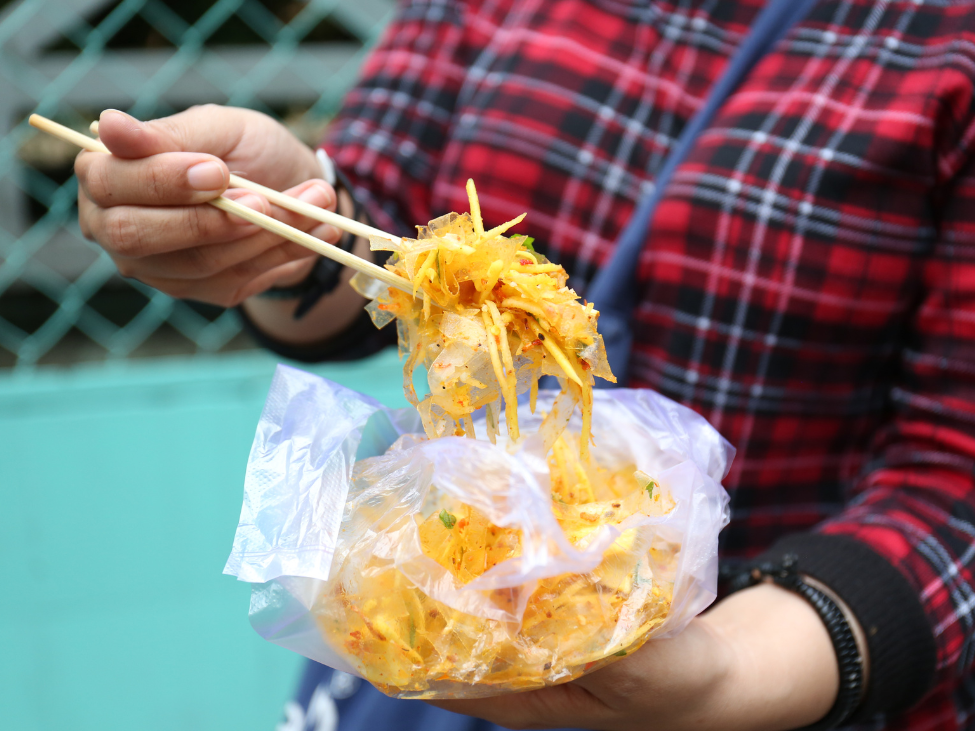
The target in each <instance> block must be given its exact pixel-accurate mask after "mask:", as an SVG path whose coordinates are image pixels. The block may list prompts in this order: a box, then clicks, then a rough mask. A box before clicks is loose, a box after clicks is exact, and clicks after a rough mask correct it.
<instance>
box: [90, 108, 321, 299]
mask: <svg viewBox="0 0 975 731" xmlns="http://www.w3.org/2000/svg"><path fill="white" fill-rule="evenodd" d="M98 132H99V137H100V138H101V140H102V142H103V143H104V144H105V145H106V146H107V147H108V149H109V150H111V151H112V153H113V154H112V155H106V154H104V153H98V152H82V153H81V154H80V155H78V158H77V160H76V161H75V172H76V173H77V175H78V182H79V191H78V212H79V221H80V224H81V231H82V233H83V234H84V235H85V236H86V237H88V238H91V239H93V240H95V241H97V242H98V243H99V244H100V245H101V246H102V247H103V248H104V249H105V250H106V251H107V252H108V253H109V255H110V256H111V257H112V259H113V260H114V261H115V264H116V266H117V267H118V269H119V272H120V273H121V274H122V275H123V276H125V277H133V278H135V279H138V280H140V281H142V282H144V283H145V284H148V285H150V286H152V287H155V288H156V289H159V290H162V291H163V292H166V293H167V294H170V295H172V296H174V297H179V298H184V299H194V300H199V301H202V302H209V303H212V304H217V305H221V306H224V307H231V306H235V305H237V304H239V303H241V302H242V301H243V300H245V299H246V298H247V297H249V296H251V295H253V294H257V293H259V292H262V291H264V290H265V289H267V288H268V287H271V286H274V285H286V284H292V283H296V282H299V281H301V280H302V279H303V278H304V277H305V276H306V275H307V273H308V271H309V270H310V268H311V265H312V262H313V261H314V255H313V254H311V252H309V251H308V250H307V249H304V248H302V247H300V246H298V245H297V244H293V243H290V242H286V241H284V240H282V239H281V238H279V237H277V236H275V235H273V234H270V233H268V232H266V231H264V230H262V229H260V228H258V227H257V226H254V225H253V224H249V223H247V222H245V221H243V220H242V219H239V218H237V217H235V216H230V215H228V214H226V213H224V212H223V211H220V210H218V209H216V208H214V207H212V206H207V205H199V204H201V203H204V202H206V201H208V200H212V199H213V198H216V197H217V196H219V195H221V194H225V195H226V196H227V197H228V198H233V199H235V200H237V201H238V202H239V203H242V204H243V205H246V206H248V207H250V208H253V209H255V210H258V211H261V212H262V213H267V214H269V215H271V216H273V217H274V218H277V219H278V220H281V221H284V222H285V223H288V224H290V225H292V226H296V227H297V228H300V229H302V230H305V231H310V232H311V233H312V235H314V236H317V237H318V238H320V239H324V240H325V241H328V242H330V243H334V242H336V241H337V240H338V238H339V232H338V231H337V230H336V229H335V228H334V227H332V226H329V225H326V224H320V223H318V222H316V221H312V220H311V219H307V218H304V217H302V216H298V215H296V214H293V213H290V212H288V211H284V210H282V209H280V208H277V207H275V206H272V205H271V204H270V203H269V202H268V201H267V200H266V199H265V198H264V197H263V196H260V195H257V194H254V193H251V192H249V191H245V190H240V189H231V190H227V185H228V182H229V176H230V172H231V171H233V172H234V173H238V174H240V175H241V176H243V177H245V178H248V179H250V180H253V181H254V182H258V183H261V184H263V185H266V186H268V187H271V188H274V189H275V190H283V191H285V192H287V193H289V194H291V195H297V196H298V197H300V198H301V199H302V200H304V201H306V202H307V203H311V204H312V205H315V206H319V207H323V208H329V209H332V210H334V208H335V200H336V197H335V191H334V190H333V189H332V187H331V186H330V185H328V184H327V183H325V182H324V181H323V180H317V179H316V178H318V177H319V176H320V175H321V173H320V170H319V165H318V161H317V159H316V157H315V154H314V152H313V151H312V150H311V149H310V148H308V147H307V146H306V145H304V144H302V143H301V142H300V141H299V140H298V139H296V138H295V137H294V136H293V135H292V134H291V133H290V132H288V131H287V130H286V129H285V128H284V127H283V126H282V125H280V124H279V123H277V122H275V121H274V120H272V119H271V118H270V117H267V116H265V115H263V114H260V113H258V112H253V111H249V110H245V109H235V108H231V107H220V106H214V105H207V106H203V107H194V108H192V109H189V110H187V111H185V112H182V113H181V114H176V115H174V116H172V117H166V118H163V119H157V120H155V121H152V122H139V121H137V120H136V119H134V118H133V117H130V116H129V115H127V114H124V113H122V112H117V111H107V112H104V113H102V115H101V119H100V121H99V130H98Z"/></svg>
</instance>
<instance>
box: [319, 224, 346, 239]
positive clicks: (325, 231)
mask: <svg viewBox="0 0 975 731" xmlns="http://www.w3.org/2000/svg"><path fill="white" fill-rule="evenodd" d="M315 235H316V236H317V237H318V238H320V239H321V240H322V241H327V242H328V243H330V244H334V243H335V242H336V241H338V240H339V238H340V237H341V236H342V232H341V231H339V230H338V229H337V228H335V226H333V225H332V224H330V223H326V224H325V225H323V226H319V227H318V228H316V229H315Z"/></svg>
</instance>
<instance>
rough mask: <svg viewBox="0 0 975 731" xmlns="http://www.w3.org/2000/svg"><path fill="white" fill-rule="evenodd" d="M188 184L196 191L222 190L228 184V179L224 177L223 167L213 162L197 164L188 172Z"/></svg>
mask: <svg viewBox="0 0 975 731" xmlns="http://www.w3.org/2000/svg"><path fill="white" fill-rule="evenodd" d="M186 182H188V183H189V184H190V187H191V188H193V189H194V190H199V191H211V190H220V189H221V188H223V186H224V183H225V182H226V178H224V175H223V166H222V165H220V164H219V163H216V162H213V161H212V160H211V161H209V162H201V163H197V164H196V165H194V166H193V167H191V168H190V169H189V170H187V171H186Z"/></svg>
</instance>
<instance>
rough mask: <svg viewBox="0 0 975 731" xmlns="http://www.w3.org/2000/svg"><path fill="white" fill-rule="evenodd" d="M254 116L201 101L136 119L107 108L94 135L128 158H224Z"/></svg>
mask: <svg viewBox="0 0 975 731" xmlns="http://www.w3.org/2000/svg"><path fill="white" fill-rule="evenodd" d="M256 116H257V115H256V114H255V113H253V112H250V110H243V109H233V108H228V107H220V106H217V105H213V104H205V105H203V106H200V107H190V108H189V109H187V110H186V111H183V112H179V113H178V114H174V115H172V116H171V117H162V118H160V119H154V120H151V121H149V122H140V121H139V120H138V119H136V118H135V117H133V116H131V115H128V114H126V113H125V112H120V111H118V110H117V109H107V110H105V111H104V112H102V114H101V117H100V118H99V120H98V136H99V137H100V138H101V140H102V142H103V143H104V144H105V146H106V147H107V148H108V149H109V150H111V151H112V153H113V154H114V155H116V156H118V157H124V158H129V159H138V158H143V157H149V156H150V155H158V154H160V153H163V152H205V153H207V154H210V155H215V156H216V157H219V158H221V159H226V157H227V155H229V154H231V153H232V152H233V150H234V148H235V145H237V144H238V142H239V140H240V139H241V137H242V136H243V135H244V132H245V130H246V129H247V128H248V125H250V126H253V124H254V118H255V117H256Z"/></svg>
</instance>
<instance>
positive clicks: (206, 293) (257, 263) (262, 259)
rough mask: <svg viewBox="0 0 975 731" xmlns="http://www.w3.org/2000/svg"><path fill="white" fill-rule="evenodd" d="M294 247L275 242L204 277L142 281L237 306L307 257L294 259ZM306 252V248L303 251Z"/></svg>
mask: <svg viewBox="0 0 975 731" xmlns="http://www.w3.org/2000/svg"><path fill="white" fill-rule="evenodd" d="M294 253H295V252H294V251H293V250H289V249H288V247H286V246H284V245H282V246H275V247H272V248H271V249H268V250H267V251H265V252H264V253H262V254H260V255H258V256H256V257H254V258H253V259H250V260H248V261H245V262H241V263H240V264H237V265H235V266H233V267H230V268H228V269H225V270H223V271H221V272H218V273H217V274H214V275H213V276H210V277H206V278H204V279H168V278H164V277H159V278H157V277H153V276H147V277H145V278H142V277H140V278H139V279H140V281H142V282H144V283H145V284H148V285H149V286H150V287H154V288H156V289H158V290H160V291H162V292H165V293H166V294H169V295H171V296H173V297H176V298H178V299H192V300H198V301H200V302H208V303H210V304H214V305H218V306H220V307H236V306H237V305H239V304H240V303H241V302H243V301H244V300H245V299H247V298H248V297H252V296H254V295H255V294H258V293H260V292H263V291H264V290H266V289H268V288H269V287H271V286H274V285H275V284H276V283H277V282H278V281H279V280H280V279H282V278H285V277H286V276H287V275H288V274H290V273H291V272H292V271H296V270H298V269H299V268H301V267H304V268H307V265H308V260H307V258H305V259H297V260H296V259H294V258H293V256H294ZM304 253H305V254H307V253H308V252H307V251H304Z"/></svg>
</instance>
